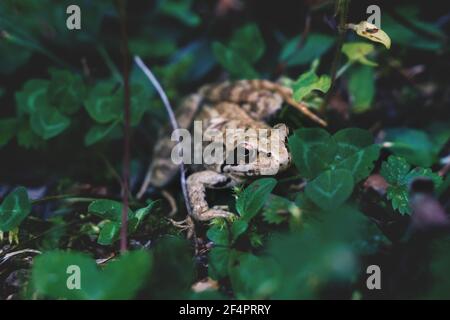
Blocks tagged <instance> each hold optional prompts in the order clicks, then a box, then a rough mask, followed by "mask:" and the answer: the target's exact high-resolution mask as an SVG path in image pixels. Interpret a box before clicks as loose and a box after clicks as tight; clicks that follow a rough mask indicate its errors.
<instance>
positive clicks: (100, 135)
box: [84, 121, 119, 147]
mask: <svg viewBox="0 0 450 320" xmlns="http://www.w3.org/2000/svg"><path fill="white" fill-rule="evenodd" d="M118 124H119V122H118V121H115V122H113V123H111V124H108V125H104V124H97V125H94V126H92V127H91V128H90V129H89V131H88V132H87V133H86V136H85V137H84V145H85V146H86V147H89V146H91V145H93V144H95V143H97V142H99V141H101V140H103V139H104V138H105V137H106V136H108V134H109V133H111V132H112V131H113V129H114V128H115V127H116V126H117V125H118Z"/></svg>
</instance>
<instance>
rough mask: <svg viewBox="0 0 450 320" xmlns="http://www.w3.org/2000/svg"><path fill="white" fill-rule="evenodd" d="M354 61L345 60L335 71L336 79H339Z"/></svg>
mask: <svg viewBox="0 0 450 320" xmlns="http://www.w3.org/2000/svg"><path fill="white" fill-rule="evenodd" d="M353 63H354V61H347V63H346V64H344V65H343V66H342V67H340V68H339V70H338V71H337V72H336V79H339V78H340V77H341V76H342V75H343V74H344V73H345V72H346V71H347V70H348V68H350V67H351V66H352V65H353Z"/></svg>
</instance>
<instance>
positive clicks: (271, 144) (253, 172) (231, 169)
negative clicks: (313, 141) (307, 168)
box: [221, 124, 291, 176]
mask: <svg viewBox="0 0 450 320" xmlns="http://www.w3.org/2000/svg"><path fill="white" fill-rule="evenodd" d="M288 133H289V130H288V128H287V127H286V125H285V124H277V125H275V126H274V127H273V128H270V129H267V134H263V135H258V139H247V140H245V141H244V142H242V143H238V144H237V146H236V147H235V148H234V150H233V152H230V153H229V154H227V161H226V162H225V163H224V164H222V167H221V171H222V172H225V173H231V174H234V175H236V176H260V175H275V174H277V173H278V172H280V171H283V170H285V169H287V168H288V167H289V165H290V162H291V157H290V154H289V151H288V149H287V146H286V141H287V136H288ZM239 155H240V156H239ZM230 156H231V157H233V160H232V161H230Z"/></svg>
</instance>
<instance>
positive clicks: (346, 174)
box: [305, 169, 354, 210]
mask: <svg viewBox="0 0 450 320" xmlns="http://www.w3.org/2000/svg"><path fill="white" fill-rule="evenodd" d="M353 184H354V182H353V177H352V173H351V172H350V171H349V170H345V169H337V170H328V171H325V172H324V173H322V174H321V175H319V176H318V177H317V178H316V179H314V180H312V181H311V182H309V183H308V184H307V186H306V189H305V192H306V195H307V196H308V197H309V198H310V199H311V200H312V201H313V202H314V203H315V204H316V205H317V206H319V207H320V208H322V209H324V210H330V209H332V208H336V207H339V206H340V205H341V204H343V203H344V202H345V201H346V200H347V199H348V198H349V197H350V195H351V194H352V192H353Z"/></svg>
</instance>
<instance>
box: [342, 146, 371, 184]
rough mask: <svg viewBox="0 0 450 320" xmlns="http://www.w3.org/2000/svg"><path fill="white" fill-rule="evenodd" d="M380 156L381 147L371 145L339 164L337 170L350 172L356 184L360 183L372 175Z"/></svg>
mask: <svg viewBox="0 0 450 320" xmlns="http://www.w3.org/2000/svg"><path fill="white" fill-rule="evenodd" d="M379 156H380V147H379V146H378V145H371V146H369V147H366V148H364V149H362V150H360V151H358V152H356V153H355V154H353V155H352V156H350V157H348V158H347V159H345V160H343V161H341V162H339V163H338V164H337V165H336V168H339V169H347V170H349V171H350V172H351V173H352V176H353V179H354V182H355V183H358V182H360V181H361V180H363V179H365V178H367V177H368V176H369V175H370V173H371V172H372V170H373V168H374V166H375V161H376V160H377V159H378V157H379Z"/></svg>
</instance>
